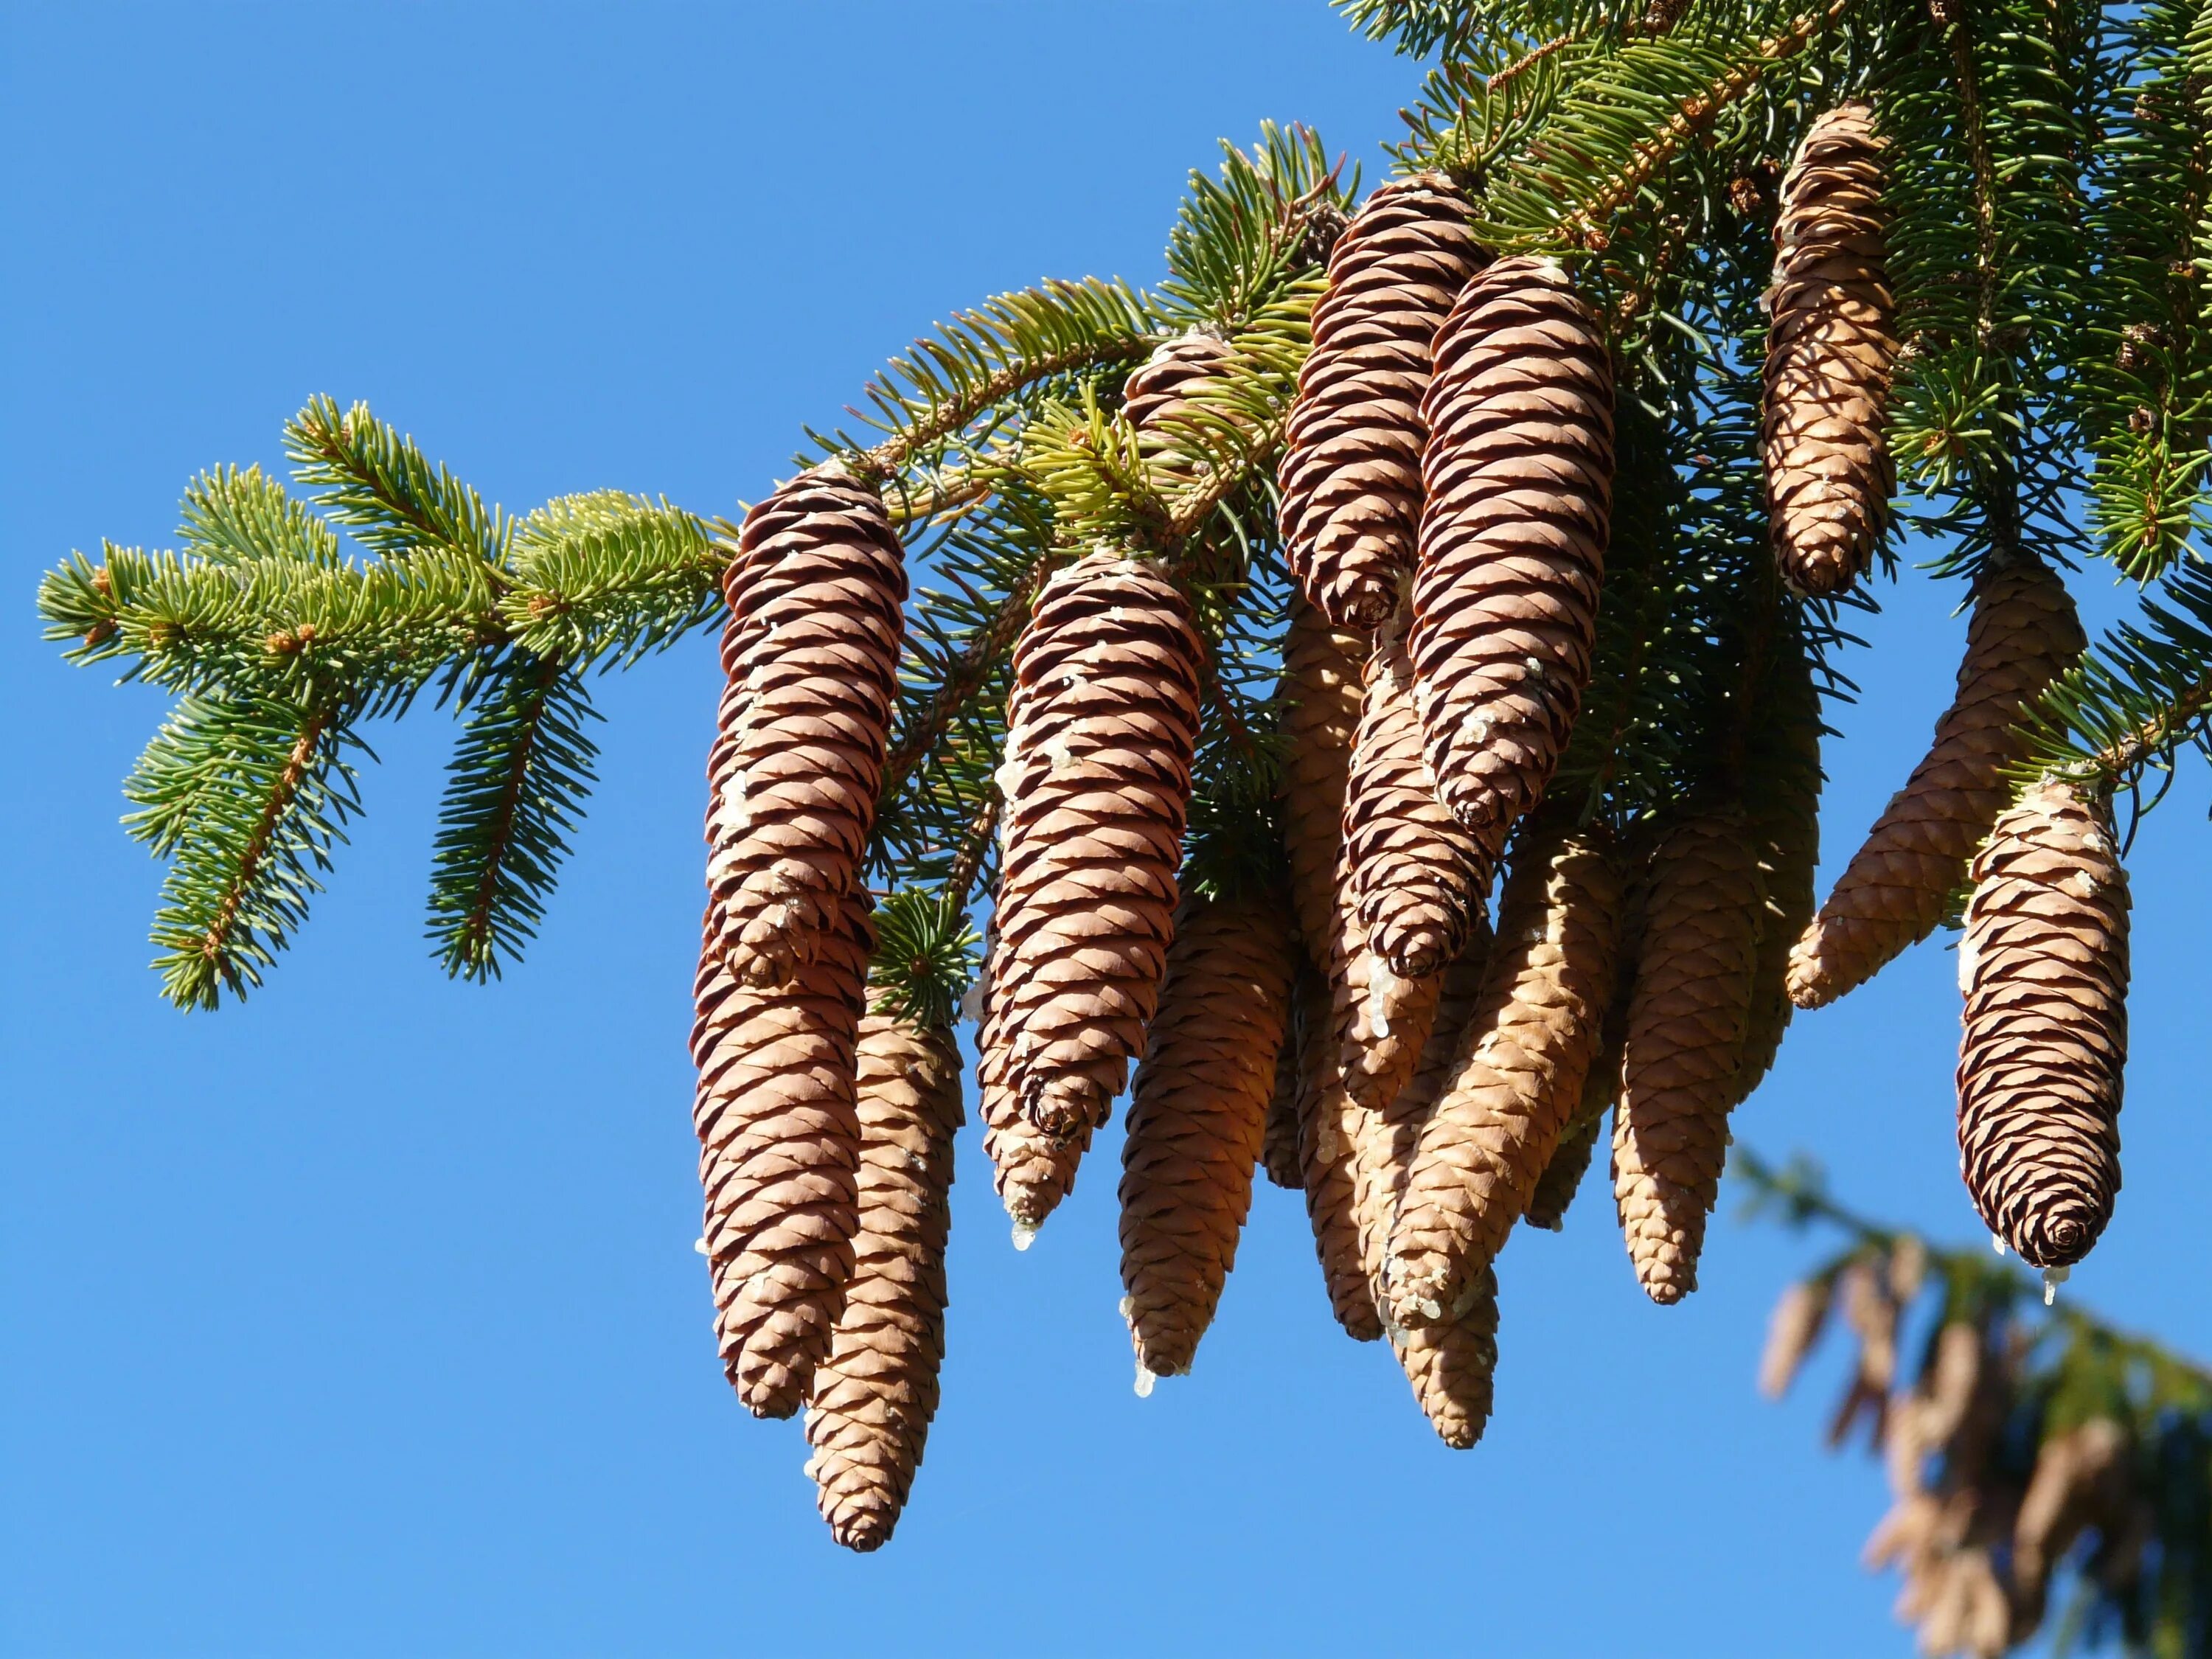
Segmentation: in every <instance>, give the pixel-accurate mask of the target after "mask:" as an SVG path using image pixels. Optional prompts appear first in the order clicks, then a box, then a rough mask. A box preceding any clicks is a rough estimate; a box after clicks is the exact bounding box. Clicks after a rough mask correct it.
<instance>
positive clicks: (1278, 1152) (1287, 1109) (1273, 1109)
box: [1260, 955, 1328, 1192]
mask: <svg viewBox="0 0 2212 1659" xmlns="http://www.w3.org/2000/svg"><path fill="white" fill-rule="evenodd" d="M1326 1042H1328V981H1327V980H1325V979H1323V978H1322V976H1321V975H1320V974H1319V973H1317V972H1316V971H1315V969H1314V966H1313V964H1312V963H1310V962H1307V961H1306V960H1305V959H1304V956H1303V955H1301V957H1299V961H1298V969H1297V975H1296V976H1295V977H1293V978H1292V980H1291V1003H1290V1018H1288V1019H1287V1020H1286V1021H1285V1024H1284V1027H1283V1046H1282V1047H1281V1048H1279V1050H1278V1051H1277V1053H1276V1060H1275V1092H1274V1094H1273V1096H1272V1097H1270V1098H1269V1100H1268V1102H1267V1130H1266V1133H1265V1134H1264V1135H1263V1137H1262V1139H1261V1143H1260V1164H1261V1168H1262V1169H1264V1170H1267V1179H1268V1180H1270V1181H1272V1182H1274V1183H1275V1185H1277V1186H1278V1187H1285V1188H1289V1189H1290V1190H1291V1191H1292V1192H1297V1191H1299V1190H1301V1189H1303V1188H1304V1186H1305V1172H1304V1169H1303V1167H1302V1166H1301V1165H1300V1164H1299V1163H1298V1091H1299V1088H1300V1086H1301V1079H1303V1078H1304V1075H1305V1073H1306V1070H1307V1068H1308V1067H1310V1066H1314V1065H1316V1064H1318V1063H1319V1058H1318V1056H1319V1053H1320V1049H1321V1046H1322V1045H1323V1044H1325V1043H1326Z"/></svg>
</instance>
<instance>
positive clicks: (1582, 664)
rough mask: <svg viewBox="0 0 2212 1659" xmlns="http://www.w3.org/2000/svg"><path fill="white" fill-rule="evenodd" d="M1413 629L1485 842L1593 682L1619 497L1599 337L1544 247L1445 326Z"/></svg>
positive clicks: (1433, 721) (1449, 773)
mask: <svg viewBox="0 0 2212 1659" xmlns="http://www.w3.org/2000/svg"><path fill="white" fill-rule="evenodd" d="M1422 408H1423V413H1424V416H1425V419H1426V420H1427V422H1428V426H1429V436H1428V443H1427V447H1425V449H1424V450H1423V451H1422V460H1421V472H1422V477H1423V478H1424V480H1425V482H1426V484H1427V488H1428V501H1427V505H1426V506H1425V507H1424V508H1423V510H1422V513H1421V532H1420V566H1419V574H1417V575H1416V577H1415V578H1414V582H1413V631H1412V635H1411V636H1410V639H1409V641H1408V643H1409V646H1410V648H1411V652H1412V655H1413V674H1414V678H1415V682H1416V684H1417V687H1418V691H1417V706H1418V708H1419V715H1420V721H1421V732H1422V736H1423V742H1424V744H1425V748H1426V750H1427V753H1428V758H1429V765H1430V767H1431V769H1432V770H1433V771H1434V772H1435V774H1436V778H1437V789H1438V792H1439V793H1441V794H1442V796H1443V801H1444V805H1446V806H1448V807H1449V808H1450V809H1451V811H1452V814H1453V816H1454V817H1456V818H1458V820H1459V821H1460V822H1461V823H1462V824H1464V825H1466V826H1467V828H1468V829H1469V830H1470V831H1471V832H1472V833H1473V834H1474V836H1475V838H1476V840H1477V841H1478V842H1480V843H1481V844H1483V845H1484V846H1490V847H1495V846H1502V845H1503V844H1504V839H1505V834H1506V831H1507V830H1508V829H1510V828H1511V826H1512V824H1513V823H1514V822H1515V820H1516V819H1518V818H1519V817H1522V815H1523V814H1525V813H1526V812H1528V811H1529V810H1530V809H1531V808H1532V807H1534V805H1535V804H1536V802H1537V800H1538V799H1539V798H1540V797H1541V795H1542V794H1543V793H1544V787H1545V786H1546V785H1547V783H1549V782H1550V781H1551V777H1552V772H1553V769H1554V768H1555V767H1556V766H1557V765H1558V764H1559V753H1560V750H1562V749H1563V748H1564V747H1565V744H1566V740H1567V733H1568V731H1569V729H1570V728H1571V726H1573V724H1574V719H1575V714H1576V712H1577V710H1578V709H1579V708H1580V707H1581V705H1582V694H1583V688H1584V687H1585V686H1586V685H1587V684H1589V675H1590V652H1591V649H1592V647H1593V645H1594V643H1595V638H1596V629H1597V605H1598V588H1599V585H1600V583H1601V580H1602V579H1603V576H1604V574H1605V548H1606V539H1607V527H1608V525H1609V522H1610V517H1611V513H1612V496H1613V370H1612V368H1611V366H1610V364H1609V362H1608V360H1607V355H1606V344H1605V335H1604V331H1603V330H1602V328H1601V325H1600V324H1599V322H1598V319H1597V318H1596V316H1595V313H1592V312H1591V310H1590V308H1589V307H1588V306H1587V305H1585V304H1584V303H1583V301H1581V300H1579V299H1577V297H1576V295H1575V293H1574V290H1573V289H1572V287H1571V285H1570V284H1569V283H1568V281H1567V277H1566V275H1565V272H1564V271H1563V270H1561V269H1560V268H1559V266H1558V265H1557V264H1553V262H1551V261H1550V260H1547V259H1535V258H1517V257H1516V258H1509V259H1500V260H1499V261H1498V263H1497V264H1493V265H1492V266H1491V267H1490V268H1489V269H1488V270H1486V271H1484V272H1483V273H1482V275H1481V276H1478V277H1476V278H1475V279H1474V281H1473V282H1472V283H1468V287H1467V290H1466V292H1465V293H1463V294H1462V295H1461V296H1460V300H1459V303H1458V305H1457V306H1455V307H1454V308H1453V311H1452V313H1451V317H1450V319H1449V321H1447V322H1446V323H1445V325H1444V328H1443V332H1442V333H1441V334H1439V335H1438V336H1437V365H1436V376H1435V379H1434V380H1432V381H1431V383H1430V386H1429V392H1428V397H1427V398H1426V400H1425V403H1424V404H1423V405H1422Z"/></svg>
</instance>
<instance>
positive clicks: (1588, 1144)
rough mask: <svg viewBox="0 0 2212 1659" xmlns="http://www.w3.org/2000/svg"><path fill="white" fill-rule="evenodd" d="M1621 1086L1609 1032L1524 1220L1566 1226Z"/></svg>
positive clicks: (1552, 1228) (1549, 1227)
mask: <svg viewBox="0 0 2212 1659" xmlns="http://www.w3.org/2000/svg"><path fill="white" fill-rule="evenodd" d="M1617 971H1618V969H1616V972H1617ZM1618 1093H1620V1044H1619V1043H1618V1042H1614V1041H1613V1040H1611V1038H1610V1037H1608V1039H1607V1042H1605V1044H1604V1045H1603V1046H1602V1047H1601V1048H1599V1050H1598V1052H1597V1058H1596V1059H1595V1060H1592V1061H1590V1066H1589V1072H1588V1073H1587V1074H1586V1075H1585V1076H1584V1079H1583V1097H1582V1103H1581V1104H1580V1105H1578V1106H1577V1107H1576V1108H1575V1115H1573V1116H1572V1117H1571V1118H1569V1119H1568V1120H1567V1127H1565V1128H1564V1129H1562V1130H1560V1131H1559V1145H1558V1146H1555V1147H1553V1149H1552V1156H1551V1158H1550V1159H1549V1161H1548V1162H1547V1163H1546V1164H1545V1165H1544V1173H1543V1174H1542V1175H1541V1176H1539V1177H1538V1178H1537V1182H1536V1190H1535V1191H1534V1192H1533V1193H1531V1194H1528V1208H1527V1209H1526V1210H1525V1211H1523V1212H1522V1216H1521V1219H1522V1222H1523V1223H1525V1224H1526V1225H1528V1226H1531V1227H1541V1228H1542V1229H1543V1230H1544V1231H1546V1232H1547V1233H1556V1232H1559V1231H1564V1230H1565V1227H1566V1225H1567V1211H1568V1209H1569V1207H1570V1206H1571V1205H1572V1204H1573V1203H1574V1201H1575V1194H1577V1193H1578V1192H1580V1191H1581V1190H1582V1186H1583V1177H1584V1176H1587V1175H1589V1166H1590V1157H1591V1154H1593V1153H1594V1152H1596V1151H1597V1143H1598V1138H1599V1137H1600V1136H1601V1135H1602V1134H1603V1133H1605V1115H1606V1114H1607V1112H1609V1111H1611V1110H1612V1109H1613V1097H1614V1096H1615V1095H1616V1094H1618Z"/></svg>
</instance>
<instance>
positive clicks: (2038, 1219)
mask: <svg viewBox="0 0 2212 1659" xmlns="http://www.w3.org/2000/svg"><path fill="white" fill-rule="evenodd" d="M1973 878H1974V896H1973V897H1972V899H1971V900H1970V901H1968V902H1967V905H1966V938H1965V939H1963V940H1962V941H1961V942H1960V946H1959V986H1960V989H1961V990H1962V991H1964V992H1965V993H1966V1021H1965V1036H1964V1037H1963V1038H1962V1040H1961V1041H1960V1045H1959V1151H1960V1165H1959V1167H1960V1170H1961V1171H1962V1172H1963V1173H1964V1174H1965V1176H1966V1187H1967V1189H1968V1190H1969V1191H1971V1192H1972V1194H1973V1195H1974V1207H1975V1208H1976V1209H1978V1210H1979V1211H1980V1212H1981V1214H1982V1219H1983V1220H1984V1222H1986V1223H1988V1225H1989V1229H1990V1231H1991V1232H1992V1233H1994V1234H1996V1235H1997V1236H1999V1237H2002V1239H2003V1240H2004V1242H2005V1243H2007V1244H2008V1245H2010V1246H2011V1247H2012V1248H2013V1249H2015V1250H2017V1251H2018V1252H2019V1253H2020V1257H2021V1261H2025V1262H2027V1264H2028V1265H2029V1266H2030V1267H2071V1266H2072V1265H2073V1264H2074V1263H2075V1262H2076V1261H2080V1260H2081V1258H2082V1257H2083V1256H2085V1255H2087V1254H2088V1253H2089V1247H2090V1246H2091V1245H2093V1244H2094V1243H2096V1242H2097V1236H2098V1234H2100V1233H2101V1232H2103V1231H2104V1230H2105V1224H2106V1222H2107V1221H2109V1220H2110V1219H2111V1218H2112V1199H2113V1196H2114V1194H2117V1193H2118V1191H2119V1186H2120V1082H2121V1072H2122V1069H2123V1068H2124V1066H2125V1065H2126V1064H2127V1057H2128V1007H2127V996H2128V902H2129V901H2128V876H2127V872H2126V871H2125V870H2124V869H2123V868H2122V867H2121V866H2120V860H2119V852H2118V848H2116V847H2115V846H2114V844H2113V841H2112V824H2111V822H2110V820H2109V819H2108V818H2107V817H2106V815H2105V813H2104V811H2102V810H2101V809H2100V808H2099V807H2098V806H2095V805H2092V804H2091V803H2090V802H2088V801H2087V800H2085V799H2082V797H2081V795H2080V794H2078V793H2076V792H2075V790H2074V789H2073V788H2072V787H2069V785H2067V784H2065V783H2063V782H2060V781H2055V780H2054V781H2048V782H2045V783H2043V784H2040V785H2039V786H2038V787H2035V788H2033V789H2032V790H2030V791H2029V792H2028V793H2027V795H2026V796H2024V797H2023V798H2022V799H2021V801H2020V804H2019V805H2016V806H2014V807H2013V808H2011V809H2010V810H2009V811H2006V812H2005V813H2003V814H2002V816H2001V817H1998V819H1997V822H1996V829H1992V830H1991V831H1990V839H1989V842H1988V844H1987V845H1985V846H1984V848H1982V850H1981V851H1980V852H1979V853H1978V854H1976V855H1975V858H1974V865H1973Z"/></svg>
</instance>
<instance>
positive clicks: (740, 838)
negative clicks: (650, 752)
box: [707, 464, 906, 986]
mask: <svg viewBox="0 0 2212 1659" xmlns="http://www.w3.org/2000/svg"><path fill="white" fill-rule="evenodd" d="M904 557H905V556H904V553H903V550H902V549H901V547H900V545H899V538H898V536H897V533H896V532H895V531H893V530H892V528H891V523H890V516H889V515H888V514H887V513H885V512H884V504H883V501H881V499H880V498H879V497H878V495H877V494H876V492H875V491H874V490H873V489H870V488H869V487H868V486H866V485H865V484H862V483H855V482H854V481H853V480H852V479H851V478H849V477H846V476H845V474H844V473H843V471H842V470H841V469H839V468H838V467H837V466H836V465H834V464H830V465H824V466H821V467H817V468H816V469H815V470H813V471H811V472H804V473H801V474H800V475H799V477H796V478H794V479H793V480H792V481H791V482H790V483H786V484H784V485H782V486H781V487H780V488H779V489H776V491H775V493H774V494H773V495H769V498H768V499H767V500H766V501H763V502H762V503H761V504H760V505H759V506H758V507H755V508H753V509H752V511H751V512H750V513H747V514H746V515H745V523H744V532H743V533H742V535H741V537H740V539H739V542H738V554H737V556H736V557H735V558H734V559H733V560H732V562H731V564H730V567H729V569H728V571H727V572H726V574H725V575H724V577H723V584H722V585H723V592H724V593H725V594H726V597H727V599H728V601H729V605H730V620H729V623H728V625H727V627H726V629H725V631H724V635H723V667H724V670H725V671H726V674H727V676H728V685H727V687H726V690H725V692H724V695H723V697H722V702H721V706H720V712H719V715H718V719H719V721H720V730H719V732H718V733H717V736H716V741H715V748H714V755H713V757H711V758H710V760H709V762H708V774H709V777H710V781H711V782H712V784H713V787H714V799H713V801H712V803H711V804H710V805H709V807H708V815H707V842H708V849H709V850H708V859H707V885H708V891H709V892H710V893H711V895H712V896H713V897H712V904H713V908H714V914H715V916H716V920H715V921H714V933H715V939H714V943H715V945H717V947H718V948H719V949H720V950H721V951H724V952H726V954H727V955H728V957H729V958H730V963H731V966H732V969H734V971H735V972H736V974H737V976H738V979H739V980H741V981H744V983H745V984H748V985H754V986H766V985H775V984H779V983H781V981H784V980H785V979H787V978H788V977H789V976H790V975H791V974H792V973H793V971H794V970H795V969H798V968H800V967H803V966H804V965H805V963H808V962H809V961H811V960H812V957H813V954H814V951H815V949H816V946H817V941H818V940H819V939H821V937H822V936H823V933H825V931H826V930H828V929H829V928H830V927H832V926H833V924H834V922H835V921H836V915H837V908H838V905H839V903H840V902H841V901H842V899H843V898H844V896H845V895H846V894H848V893H849V892H850V891H852V890H853V888H854V884H855V882H856V880H857V879H858V872H859V871H860V860H861V859H862V857H863V855H864V854H866V850H867V842H868V835H869V832H870V830H871V829H872V828H873V826H874V823H875V819H876V797H877V795H878V793H879V792H880V791H881V789H882V787H883V773H884V750H885V746H886V744H887V743H888V741H889V738H890V725H891V715H892V711H893V709H894V708H896V702H897V677H898V659H899V647H900V642H901V641H902V639H903V638H904V635H905V620H904V613H903V611H902V609H901V607H902V605H904V603H905V600H906V568H905V562H904Z"/></svg>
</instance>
